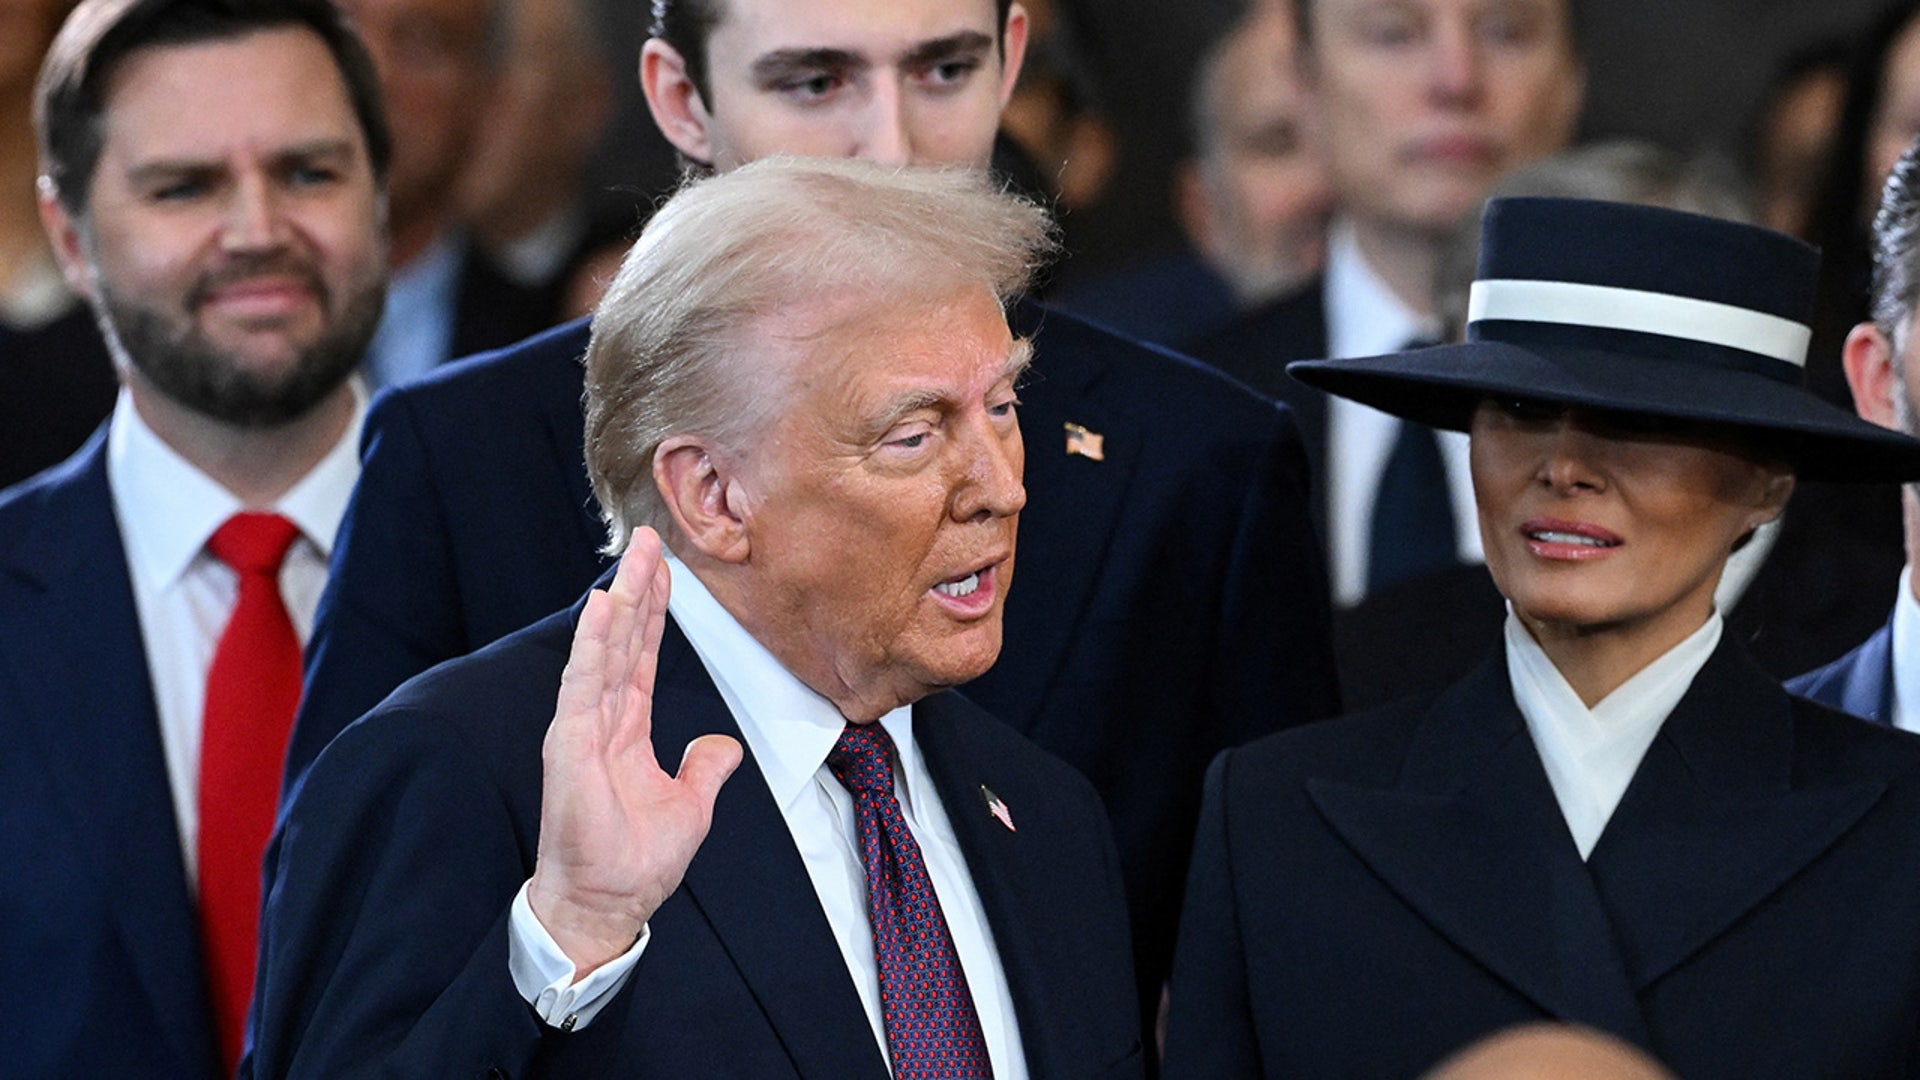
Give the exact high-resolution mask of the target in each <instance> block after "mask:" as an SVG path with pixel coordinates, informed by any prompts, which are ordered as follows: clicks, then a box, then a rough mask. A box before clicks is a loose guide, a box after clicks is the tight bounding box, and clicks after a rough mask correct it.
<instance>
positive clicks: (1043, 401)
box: [974, 302, 1143, 731]
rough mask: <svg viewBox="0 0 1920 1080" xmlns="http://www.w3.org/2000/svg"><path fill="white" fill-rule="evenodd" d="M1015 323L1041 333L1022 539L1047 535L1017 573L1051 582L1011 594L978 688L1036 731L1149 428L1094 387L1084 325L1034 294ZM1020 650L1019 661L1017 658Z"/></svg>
mask: <svg viewBox="0 0 1920 1080" xmlns="http://www.w3.org/2000/svg"><path fill="white" fill-rule="evenodd" d="M1009 321H1010V322H1011V323H1012V324H1013V329H1014V332H1015V333H1017V334H1024V335H1028V336H1033V337H1034V349H1035V352H1034V361H1033V370H1032V372H1031V373H1030V374H1029V375H1028V376H1027V382H1026V384H1025V385H1024V386H1022V387H1021V390H1020V394H1021V398H1022V403H1021V407H1020V434H1021V437H1022V439H1023V441H1024V442H1025V443H1026V458H1027V467H1026V486H1027V493H1028V500H1027V507H1026V509H1025V510H1024V511H1022V512H1021V521H1020V526H1021V534H1022V535H1023V536H1024V537H1028V538H1041V539H1042V540H1043V542H1035V543H1023V544H1021V545H1020V548H1019V554H1018V557H1017V558H1016V560H1015V563H1014V580H1015V582H1016V583H1017V582H1018V581H1020V580H1022V579H1025V580H1032V581H1045V582H1047V583H1048V588H1046V589H1044V590H1041V589H1022V588H1019V587H1017V585H1016V587H1015V588H1014V589H1012V590H1011V591H1010V592H1009V593H1008V596H1007V608H1006V616H1005V618H1006V640H1007V641H1008V642H1009V646H1008V648H1007V650H1006V655H1005V657H1003V659H1002V661H1001V662H1000V663H998V664H996V665H994V667H993V669H992V670H990V671H989V672H987V674H986V675H983V676H981V678H980V679H978V680H976V681H975V683H974V687H975V691H974V692H976V693H978V694H979V695H981V696H982V697H984V698H989V699H991V700H993V701H995V702H999V703H1002V705H1003V706H1013V708H1003V709H1002V712H1001V719H1003V720H1005V721H1006V722H1008V723H1010V724H1012V725H1014V726H1015V727H1016V728H1019V729H1021V730H1023V731H1031V730H1032V729H1033V727H1034V725H1035V724H1036V722H1037V721H1038V718H1039V717H1040V716H1042V715H1044V713H1045V711H1046V709H1045V706H1046V698H1047V693H1048V690H1049V689H1050V688H1051V687H1052V685H1053V682H1054V678H1055V676H1057V675H1058V673H1059V671H1060V668H1061V666H1062V665H1063V664H1064V663H1065V662H1066V660H1067V658H1068V657H1070V656H1071V655H1072V652H1073V637H1074V633H1075V630H1076V629H1077V628H1078V627H1079V626H1080V625H1081V622H1082V619H1081V615H1082V613H1083V612H1084V611H1085V610H1086V608H1087V605H1088V604H1089V603H1090V602H1091V601H1092V599H1093V597H1094V595H1095V589H1096V587H1097V586H1098V584H1099V581H1098V575H1097V573H1096V571H1097V570H1098V569H1099V568H1100V567H1101V566H1104V565H1105V562H1106V560H1105V558H1104V556H1105V553H1106V549H1107V546H1108V545H1109V543H1110V542H1111V539H1112V536H1113V532H1114V529H1115V527H1116V525H1117V524H1118V522H1119V520H1120V508H1121V506H1122V505H1123V504H1124V503H1125V501H1126V494H1127V490H1128V485H1129V481H1130V480H1131V478H1132V476H1133V472H1134V469H1135V467H1136V464H1137V463H1138V461H1139V456H1140V452H1141V442H1142V439H1143V434H1142V431H1141V428H1140V427H1139V425H1138V424H1137V423H1135V422H1134V421H1132V420H1131V419H1130V418H1128V417H1126V416H1125V415H1123V414H1121V413H1119V412H1115V411H1112V410H1110V409H1106V408H1103V407H1101V403H1100V402H1099V401H1098V400H1097V399H1096V398H1095V397H1094V396H1093V395H1091V394H1090V393H1089V391H1090V389H1091V388H1092V387H1093V386H1094V385H1096V384H1097V383H1098V382H1099V381H1100V377H1101V363H1100V361H1099V360H1098V358H1097V357H1096V356H1095V350H1096V349H1098V348H1099V346H1100V343H1099V341H1098V340H1097V337H1096V335H1095V334H1094V332H1093V331H1092V330H1091V329H1090V328H1088V327H1087V326H1086V324H1084V323H1081V322H1078V321H1077V320H1074V319H1071V318H1070V317H1067V316H1065V315H1062V314H1060V313H1058V312H1051V311H1048V310H1046V309H1045V308H1042V307H1040V306H1039V305H1037V304H1034V303H1031V302H1027V303H1022V304H1021V305H1019V306H1018V307H1016V308H1015V309H1014V311H1013V312H1012V313H1011V315H1010V319H1009ZM1068 425H1078V426H1079V427H1083V428H1085V429H1087V431H1088V432H1090V433H1092V434H1093V435H1095V436H1098V437H1099V439H1100V442H1101V446H1100V450H1099V453H1100V454H1101V458H1100V459H1099V460H1096V459H1095V458H1093V457H1091V456H1089V455H1088V454H1087V453H1085V452H1081V453H1069V451H1068V442H1067V439H1068V435H1067V429H1068ZM1082 445H1083V446H1084V445H1085V444H1084V443H1083V444H1082ZM1015 656H1017V657H1018V658H1019V661H1018V662H1009V659H1010V658H1013V657H1015ZM1036 658H1045V661H1046V662H1044V663H1035V662H1033V661H1034V660H1035V659H1036ZM1016 708H1017V709H1019V710H1021V711H1020V712H1018V713H1016V712H1015V709H1016Z"/></svg>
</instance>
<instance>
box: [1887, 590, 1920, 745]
mask: <svg viewBox="0 0 1920 1080" xmlns="http://www.w3.org/2000/svg"><path fill="white" fill-rule="evenodd" d="M1888 648H1889V650H1890V651H1891V652H1892V654H1893V709H1892V710H1891V715H1889V716H1887V717H1886V718H1885V719H1886V720H1887V722H1888V723H1890V724H1892V725H1893V726H1894V727H1897V728H1899V729H1900V730H1902V731H1920V600H1916V599H1914V595H1913V567H1911V566H1907V567H1904V568H1902V569H1901V571H1900V595H1899V597H1898V598H1897V599H1895V600H1894V602H1893V640H1892V641H1891V642H1890V643H1889V645H1888Z"/></svg>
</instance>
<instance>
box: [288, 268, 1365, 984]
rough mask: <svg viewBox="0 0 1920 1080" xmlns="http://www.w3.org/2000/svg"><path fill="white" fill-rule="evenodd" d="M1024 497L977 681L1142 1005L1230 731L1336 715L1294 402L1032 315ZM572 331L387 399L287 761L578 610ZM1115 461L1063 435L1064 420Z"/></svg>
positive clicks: (584, 517) (591, 519)
mask: <svg viewBox="0 0 1920 1080" xmlns="http://www.w3.org/2000/svg"><path fill="white" fill-rule="evenodd" d="M1012 321H1013V323H1014V329H1015V331H1016V332H1017V333H1023V334H1034V335H1035V345H1036V357H1035V361H1034V370H1033V374H1032V375H1031V376H1030V378H1029V381H1028V383H1027V384H1026V385H1025V386H1024V387H1023V388H1022V390H1021V396H1022V398H1023V404H1022V405H1021V407H1020V426H1021V430H1022V432H1023V433H1024V435H1025V437H1026V447H1027V451H1026V486H1027V492H1028V500H1027V508H1026V510H1025V511H1024V512H1023V513H1022V514H1021V521H1020V550H1019V560H1018V569H1017V572H1016V575H1015V576H1016V580H1015V583H1014V586H1013V588H1012V590H1011V591H1010V593H1009V595H1008V600H1007V608H1006V637H1005V647H1004V648H1003V649H1002V650H1001V653H1000V660H999V662H998V663H997V664H996V665H995V666H994V668H993V670H992V671H990V672H988V673H987V674H986V675H985V676H984V677H982V678H981V679H979V680H977V681H976V682H974V683H972V684H971V685H970V686H969V687H968V688H967V693H968V696H969V697H971V698H973V699H974V700H976V701H978V702H980V703H981V704H982V705H983V706H985V707H986V708H987V709H988V710H989V711H991V712H993V713H994V715H996V716H999V717H1002V718H1003V719H1005V720H1006V721H1007V722H1008V723H1009V724H1011V725H1012V726H1013V727H1014V728H1015V729H1017V730H1019V731H1021V732H1022V733H1023V734H1025V735H1027V736H1028V737H1029V738H1031V739H1032V740H1033V741H1035V742H1037V743H1039V744H1040V745H1041V746H1042V747H1045V748H1046V749H1048V750H1050V751H1052V752H1053V753H1055V754H1058V755H1059V756H1060V757H1062V758H1064V759H1066V761H1067V762H1068V763H1069V764H1071V765H1074V766H1075V767H1077V768H1078V769H1080V771H1081V772H1082V773H1084V774H1085V775H1086V776H1087V777H1088V778H1089V779H1090V780H1092V781H1093V784H1094V787H1095V788H1096V789H1098V790H1099V791H1100V793H1101V795H1102V796H1103V797H1104V798H1105V799H1106V801H1107V807H1108V810H1109V812H1110V813H1111V815H1112V818H1113V823H1114V830H1115V834H1116V837H1117V839H1118V841H1119V846H1120V853H1121V861H1122V864H1123V865H1124V866H1125V868H1126V873H1127V880H1128V894H1129V896H1130V898H1131V899H1132V902H1133V905H1134V907H1133V914H1134V927H1135V929H1136V932H1137V933H1138V934H1139V941H1138V943H1137V944H1138V947H1139V955H1138V960H1139V970H1140V973H1141V978H1142V980H1143V987H1142V1000H1143V1004H1144V1005H1145V1006H1146V1007H1148V1008H1153V1007H1155V1006H1156V1003H1157V1002H1158V999H1159V985H1160V981H1161V980H1162V979H1163V978H1164V976H1165V973H1166V969H1167V965H1168V964H1169V962H1170V961H1171V957H1172V951H1173V934H1174V928H1175V924H1176V921H1177V912H1178V910H1179V882H1180V881H1181V880H1183V875H1184V871H1185V866H1186V854H1187V851H1188V845H1189V844H1190V843H1191V840H1192V835H1193V823H1194V821H1195V818H1196V815H1197V814H1198V811H1199V794H1200V778H1201V776H1202V774H1203V773H1204V772H1205V770H1206V763H1207V762H1208V761H1209V760H1210V759H1211V758H1212V756H1213V754H1215V753H1216V752H1218V751H1219V750H1220V749H1221V748H1223V747H1227V746H1233V745H1237V744H1238V743H1241V742H1244V741H1246V740H1247V739H1249V738H1252V737H1254V736H1256V735H1259V734H1263V733H1265V732H1268V731H1272V730H1276V729H1279V728H1283V727H1288V726H1291V725H1293V724H1297V723H1300V722H1302V721H1305V720H1309V719H1314V718H1317V717H1321V716H1325V715H1328V714H1329V713H1331V712H1332V711H1334V709H1335V691H1334V687H1333V665H1332V662H1331V659H1330V653H1329V650H1328V645H1327V603H1326V586H1325V582H1324V577H1323V574H1322V572H1321V567H1320V561H1319V557H1318V553H1317V549H1316V547H1315V545H1314V542H1313V538H1312V535H1311V533H1310V531H1309V530H1308V528H1307V525H1306V520H1305V513H1304V511H1303V509H1302V508H1303V505H1304V503H1305V499H1306V496H1305V493H1304V485H1305V479H1304V466H1303V463H1302V460H1301V455H1300V447H1299V442H1298V440H1297V439H1296V438H1295V436H1294V432H1293V428H1292V422H1291V419H1290V417H1289V416H1288V414H1287V412H1286V411H1285V410H1283V409H1277V408H1275V407H1274V406H1273V405H1272V404H1271V403H1268V402H1264V401H1262V400H1260V399H1259V398H1257V397H1255V396H1254V395H1252V394H1250V393H1248V392H1247V391H1246V390H1245V389H1244V388H1242V387H1239V386H1236V385H1234V384H1233V383H1231V382H1230V381H1228V380H1226V379H1223V378H1220V377H1219V376H1218V375H1217V374H1215V373H1213V372H1211V371H1208V370H1206V369H1204V368H1202V367H1200V366H1199V365H1197V364H1195V363H1193V362H1192V361H1188V360H1183V359H1180V358H1177V357H1174V356H1172V355H1171V354H1167V353H1164V352H1160V351H1158V350H1154V349H1150V348H1147V347H1145V346H1141V345H1138V344H1135V343H1131V342H1128V341H1125V340H1123V339H1120V338H1117V337H1114V336H1113V335H1112V334H1110V333H1107V332H1105V331H1102V330H1099V329H1096V328H1094V327H1092V326H1090V325H1088V324H1087V323H1084V322H1082V321H1080V320H1078V319H1075V318H1073V317H1071V316H1068V315H1065V314H1063V313H1061V312H1057V311H1049V310H1047V309H1044V308H1041V307H1039V306H1037V305H1030V304H1029V305H1021V306H1018V307H1017V308H1016V309H1015V311H1014V313H1013V317H1012ZM586 343H587V327H586V324H584V323H576V324H572V325H570V326H566V327H562V328H560V329H558V330H555V331H553V332H551V333H548V334H544V335H542V336H540V337H537V338H534V339H532V340H530V341H527V342H524V343H522V344H520V345H518V346H515V347H514V348H513V349H510V350H507V351H505V352H501V353H498V354H495V355H493V356H489V357H482V358H478V359H475V360H472V361H467V362H463V363H461V364H457V365H454V366H452V367H450V368H447V369H445V370H444V371H442V372H439V373H436V374H435V375H434V376H432V377H430V378H429V379H427V380H424V381H422V382H421V383H419V384H416V385H413V386H406V387H401V388H399V389H398V390H395V391H390V392H388V393H386V394H384V395H383V396H382V397H381V398H380V399H379V400H378V402H377V403H376V404H375V406H374V408H373V410H372V412H371V414H370V416H369V417H368V421H367V427H366V433H365V436H364V439H365V458H366V471H365V472H364V474H363V475H362V477H361V480H360V486H359V490H358V491H357V492H356V493H355V495H354V499H353V502H352V504H351V506H350V507H349V508H348V510H347V516H346V520H345V522H344V524H343V525H342V527H341V532H340V537H339V539H338V542H337V547H336V550H335V553H334V567H333V576H332V578H331V580H330V581H329V583H328V587H327V593H326V595H325V597H324V598H323V599H322V600H321V604H320V615H319V625H318V628H317V629H316V631H315V635H314V638H313V643H312V646H311V650H310V652H309V654H308V689H307V699H306V702H305V704H304V705H303V707H302V711H301V715H300V718H299V720H298V722H297V724H296V726H295V731H294V735H293V742H292V746H291V748H290V751H289V769H290V771H291V773H292V774H297V773H298V771H299V770H300V769H301V768H303V767H304V765H305V764H306V763H307V762H309V761H311V760H313V757H314V755H315V754H317V753H318V752H319V750H320V748H321V747H322V746H324V745H325V744H326V742H327V740H328V739H330V738H332V737H333V735H334V734H335V733H337V732H338V731H339V730H340V729H341V728H343V727H344V726H346V724H347V723H348V722H350V721H351V720H353V719H354V718H355V717H357V716H359V715H360V714H361V713H363V712H365V711H366V710H368V709H370V708H372V707H373V705H374V704H375V703H377V702H378V701H379V700H380V699H381V698H382V697H383V696H385V695H386V694H387V692H388V691H390V690H392V689H393V688H394V687H395V686H397V685H399V683H400V682H401V681H402V680H404V679H405V678H407V677H408V676H410V675H412V674H414V673H416V672H418V671H421V670H423V669H425V668H427V667H428V666H430V665H432V664H435V663H438V662H440V661H442V660H446V659H448V658H449V657H454V656H459V655H461V654H463V653H466V652H468V651H470V650H472V649H475V648H478V647H479V646H481V645H484V644H486V643H487V642H489V641H492V640H494V639H495V638H497V637H499V636H500V635H502V634H505V633H508V632H510V631H512V630H515V629H518V628H520V627H521V626H524V625H526V624H527V623H530V622H532V621H533V620H534V619H537V618H539V617H540V616H542V615H544V614H546V613H548V612H551V611H553V610H555V609H557V608H560V607H563V606H565V605H566V604H568V603H570V602H572V600H573V599H574V598H576V597H577V596H578V595H579V594H580V592H581V591H582V590H584V589H585V588H586V587H587V586H588V584H590V583H591V582H592V581H593V580H594V578H595V577H596V576H597V575H598V574H599V573H600V571H601V570H602V569H603V568H604V567H605V565H606V563H605V561H604V560H603V559H602V558H601V557H600V556H598V555H596V554H595V551H596V549H597V548H598V547H599V546H600V545H601V544H602V543H603V542H604V540H605V532H604V527H603V526H602V525H601V523H600V520H599V511H598V508H597V506H596V504H595V503H594V501H593V496H592V492H591V491H590V490H589V488H588V484H587V478H586V471H585V465H584V456H583V450H582V420H581V413H580V394H581V383H582V375H581V368H580V363H579V357H580V356H581V354H582V352H583V351H584V349H585V347H586ZM1069 423H1075V424H1080V425H1083V426H1085V427H1087V428H1089V429H1091V430H1092V431H1094V432H1097V433H1099V434H1101V435H1102V436H1104V453H1105V460H1103V461H1096V460H1093V459H1091V458H1088V457H1086V456H1083V455H1074V454H1069V453H1067V452H1066V445H1067V444H1066V434H1065V426H1066V425H1067V424H1069Z"/></svg>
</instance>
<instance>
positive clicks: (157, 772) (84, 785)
mask: <svg viewBox="0 0 1920 1080" xmlns="http://www.w3.org/2000/svg"><path fill="white" fill-rule="evenodd" d="M105 433H106V429H105V428H102V429H101V431H100V433H98V434H96V435H95V436H94V438H93V440H92V442H90V443H89V444H88V446H87V447H86V448H85V449H83V450H82V451H81V453H80V454H79V455H77V456H76V457H75V458H73V459H72V460H71V461H69V462H68V463H67V464H66V465H64V466H61V467H60V470H61V471H60V472H59V473H58V474H57V475H55V476H52V477H49V478H48V481H47V482H46V483H44V484H43V485H42V486H40V487H39V488H38V489H37V490H34V491H32V492H30V493H28V494H26V495H25V498H26V499H28V500H32V501H33V502H34V503H37V505H28V504H26V503H21V504H16V505H15V506H14V508H13V509H14V510H15V511H16V512H28V513H31V514H32V515H33V519H34V520H33V524H32V526H30V527H29V528H28V529H27V530H26V531H24V532H23V533H22V534H21V535H20V538H19V540H18V542H16V543H15V544H14V545H13V547H12V548H11V549H10V550H8V551H5V552H0V611H4V612H5V615H4V617H0V724H4V725H6V726H9V727H11V725H13V724H14V723H18V724H19V725H20V726H19V728H18V729H15V731H16V734H15V735H13V736H10V737H9V739H8V744H9V750H8V752H10V753H23V754H35V755H37V756H38V759H39V760H40V761H41V762H43V763H44V767H45V768H46V770H47V774H48V777H49V783H48V785H47V787H48V788H49V789H50V790H51V791H54V792H56V793H57V795H56V798H57V799H58V800H59V801H60V804H61V805H60V807H59V810H60V811H61V815H60V816H62V817H64V818H65V819H66V820H67V821H70V822H73V823H75V827H74V828H73V829H72V830H71V836H72V839H73V842H74V844H75V848H76V850H75V853H74V856H75V858H77V859H81V860H85V861H86V862H87V863H88V864H90V865H91V873H90V874H89V876H90V877H91V878H92V879H93V880H94V881H96V882H98V883H99V887H100V889H101V890H102V894H103V901H104V903H105V904H106V906H107V908H108V909H109V910H110V911H111V912H112V915H113V919H114V923H115V926H114V930H115V931H117V933H118V934H119V935H120V937H121V938H122V940H123V942H124V945H125V951H126V954H127V956H129V957H130V958H131V960H132V963H133V966H134V969H135V971H134V974H135V977H136V982H137V985H136V986H134V987H124V988H113V987H100V988H98V990H99V993H100V994H102V995H120V994H126V995H129V996H138V997H140V998H143V999H144V1000H145V1001H146V1003H147V1005H148V1007H149V1008H151V1009H152V1010H153V1012H154V1014H155V1015H156V1016H157V1018H158V1026H159V1028H160V1029H161V1030H162V1031H164V1032H166V1033H167V1036H168V1038H169V1040H170V1045H169V1046H167V1047H166V1048H165V1050H166V1052H168V1053H169V1054H170V1059H171V1060H172V1061H174V1062H177V1063H178V1065H177V1068H178V1073H177V1075H181V1076H203V1075H209V1074H210V1073H212V1072H213V1071H214V1069H215V1064H214V1053H213V1051H214V1043H213V1033H212V1029H211V1025H210V1023H209V1021H208V1005H207V990H206V983H205V979H204V974H203V972H202V968H201V960H200V955H199V931H198V928H197V926H196V919H195V916H194V912H193V903H192V899H191V894H190V892H189V888H188V882H187V877H186V864H185V860H184V859H183V858H182V855H181V851H180V840H179V832H178V830H177V828H176V827H175V823H174V814H173V801H172V795H171V792H170V789H169V786H168V783H169V782H168V779H167V770H166V763H165V757H164V754H163V751H162V749H161V741H160V722H159V715H158V713H157V712H156V710H155V706H154V703H153V692H152V688H151V684H150V682H149V679H148V675H147V660H146V650H145V646H144V645H143V644H142V638H141V632H140V620H139V616H138V613H137V612H136V610H135V608H134V600H133V586H132V583H131V581H130V579H129V577H128V571H127V560H126V556H125V554H124V552H123V550H122V547H121V540H120V529H119V526H118V524H117V523H116V522H115V520H114V515H113V502H112V497H111V495H110V493H109V491H108V487H107V472H106V438H105ZM49 917H53V918H57V917H59V915H58V914H57V913H49ZM163 1071H164V1070H163Z"/></svg>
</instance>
